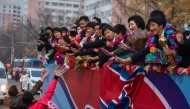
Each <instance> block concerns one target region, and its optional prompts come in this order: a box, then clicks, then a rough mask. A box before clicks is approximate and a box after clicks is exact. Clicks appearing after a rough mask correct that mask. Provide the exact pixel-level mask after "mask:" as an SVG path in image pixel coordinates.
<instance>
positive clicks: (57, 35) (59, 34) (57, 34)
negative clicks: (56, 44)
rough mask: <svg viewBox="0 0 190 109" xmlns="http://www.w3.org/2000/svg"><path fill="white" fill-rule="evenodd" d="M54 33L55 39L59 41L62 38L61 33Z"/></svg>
mask: <svg viewBox="0 0 190 109" xmlns="http://www.w3.org/2000/svg"><path fill="white" fill-rule="evenodd" d="M53 33H54V36H55V38H57V39H59V38H60V37H61V33H60V32H58V31H54V32H53Z"/></svg>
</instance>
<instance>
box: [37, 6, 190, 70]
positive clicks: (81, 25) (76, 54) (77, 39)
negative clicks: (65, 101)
mask: <svg viewBox="0 0 190 109" xmlns="http://www.w3.org/2000/svg"><path fill="white" fill-rule="evenodd" d="M128 24H129V25H128V26H129V30H128V29H127V28H126V26H125V25H122V24H116V25H115V26H111V25H109V24H107V23H101V19H99V18H97V17H94V18H93V20H92V21H90V20H89V18H88V17H87V16H81V17H80V18H79V20H78V22H77V23H76V27H73V28H72V29H74V30H75V31H76V32H77V33H76V34H75V35H72V34H71V32H69V30H68V29H67V28H66V27H62V28H58V27H56V28H53V29H52V28H51V27H47V28H46V29H45V31H46V32H47V33H48V34H49V35H48V38H47V41H45V42H43V41H42V40H39V45H38V50H39V51H41V50H42V48H43V47H45V48H46V52H47V54H46V56H45V58H46V60H47V63H51V62H52V60H55V63H56V64H57V65H61V66H64V67H65V71H67V70H68V69H69V68H74V69H75V70H79V71H80V70H81V68H85V67H90V68H91V69H92V70H98V69H99V68H101V67H102V66H103V65H104V64H105V63H106V62H107V61H109V60H111V59H115V61H117V62H119V63H120V64H121V65H122V64H133V65H147V64H150V63H151V64H152V63H154V64H159V65H165V66H169V67H170V68H174V67H176V66H179V67H184V68H187V67H189V65H190V61H189V59H190V57H189V56H188V54H189V51H188V50H186V49H185V48H187V49H188V46H189V41H188V38H189V30H188V29H184V31H183V32H181V31H177V30H176V29H175V28H174V27H173V26H172V24H169V23H168V22H167V20H166V17H165V15H164V13H163V12H162V11H159V10H154V11H152V12H151V13H150V19H149V20H148V21H147V23H146V25H145V22H144V20H143V18H142V17H141V16H139V15H132V16H130V17H129V19H128ZM163 40H165V41H166V42H162V41H163ZM161 43H164V44H165V45H162V44H161Z"/></svg>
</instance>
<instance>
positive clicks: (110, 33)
mask: <svg viewBox="0 0 190 109" xmlns="http://www.w3.org/2000/svg"><path fill="white" fill-rule="evenodd" d="M104 35H105V38H106V39H107V40H109V41H112V40H113V38H114V33H113V31H111V30H109V29H106V30H105V31H104Z"/></svg>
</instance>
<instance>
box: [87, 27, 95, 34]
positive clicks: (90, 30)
mask: <svg viewBox="0 0 190 109" xmlns="http://www.w3.org/2000/svg"><path fill="white" fill-rule="evenodd" d="M87 33H88V34H90V35H93V34H94V29H93V28H92V27H87Z"/></svg>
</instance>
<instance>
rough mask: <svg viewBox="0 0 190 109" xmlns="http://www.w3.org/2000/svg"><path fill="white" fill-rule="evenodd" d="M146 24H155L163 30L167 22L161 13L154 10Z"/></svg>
mask: <svg viewBox="0 0 190 109" xmlns="http://www.w3.org/2000/svg"><path fill="white" fill-rule="evenodd" d="M148 22H154V23H157V24H158V25H159V26H161V25H163V28H164V27H165V25H166V23H167V20H166V17H165V15H164V13H163V12H162V11H160V10H154V11H152V12H151V13H150V19H149V20H148Z"/></svg>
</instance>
